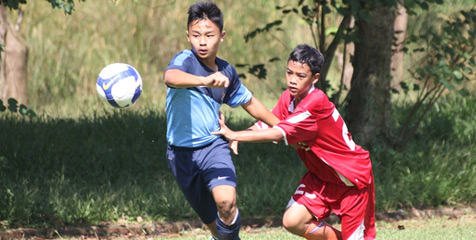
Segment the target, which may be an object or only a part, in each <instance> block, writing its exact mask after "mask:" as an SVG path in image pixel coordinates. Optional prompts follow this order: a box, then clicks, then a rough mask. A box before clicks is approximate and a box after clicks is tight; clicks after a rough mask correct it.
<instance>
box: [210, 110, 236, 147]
mask: <svg viewBox="0 0 476 240" xmlns="http://www.w3.org/2000/svg"><path fill="white" fill-rule="evenodd" d="M218 123H219V124H220V130H219V131H216V132H212V134H215V135H222V136H223V137H225V138H226V139H227V140H228V141H229V143H228V147H229V148H230V149H231V150H232V151H233V153H234V154H235V155H238V141H234V140H232V136H233V133H234V132H233V131H232V130H230V129H229V128H228V126H226V125H225V115H223V113H221V112H220V118H219V119H218Z"/></svg>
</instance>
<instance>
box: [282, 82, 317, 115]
mask: <svg viewBox="0 0 476 240" xmlns="http://www.w3.org/2000/svg"><path fill="white" fill-rule="evenodd" d="M314 89H315V87H314V85H312V86H311V88H310V89H309V92H307V94H309V93H311V92H312V91H314ZM295 103H296V98H294V97H293V99H292V100H291V103H290V104H289V107H288V111H289V112H291V113H293V112H294V109H296V106H295Z"/></svg>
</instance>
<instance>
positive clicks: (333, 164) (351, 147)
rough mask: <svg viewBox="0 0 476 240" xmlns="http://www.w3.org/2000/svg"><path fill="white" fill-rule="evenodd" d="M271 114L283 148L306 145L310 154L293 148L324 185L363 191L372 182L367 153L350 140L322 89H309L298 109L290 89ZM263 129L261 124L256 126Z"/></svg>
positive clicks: (370, 165)
mask: <svg viewBox="0 0 476 240" xmlns="http://www.w3.org/2000/svg"><path fill="white" fill-rule="evenodd" d="M272 112H273V113H274V114H275V115H276V116H277V117H278V118H279V119H280V120H281V122H279V123H278V124H277V125H276V126H274V127H275V128H277V129H279V130H280V131H281V132H282V133H283V136H284V140H285V142H286V145H288V144H293V143H298V142H306V143H307V145H308V146H309V147H310V150H309V151H306V150H304V149H299V148H296V151H297V153H298V154H299V157H300V158H301V160H302V161H303V162H304V164H305V165H306V167H307V169H308V170H309V171H310V172H311V173H313V174H315V175H316V176H317V177H318V178H320V179H321V180H323V181H326V182H334V183H338V184H345V185H347V186H352V185H354V186H356V187H358V188H364V187H366V186H367V185H369V184H370V183H371V182H372V175H371V173H372V163H371V161H370V157H369V152H368V151H366V150H364V149H363V148H362V147H360V146H359V145H357V144H355V143H354V141H353V140H352V137H351V134H350V133H349V131H348V129H347V126H346V125H345V123H344V121H343V119H342V117H341V116H340V114H339V112H338V111H337V109H336V108H335V106H334V104H333V103H332V102H331V101H329V99H328V98H327V96H326V95H325V94H324V92H322V91H321V90H319V89H317V88H312V89H311V90H310V91H309V93H308V95H307V96H306V97H304V98H303V99H302V100H301V102H300V103H299V104H298V106H294V97H292V96H291V94H289V90H286V91H284V92H283V94H282V95H281V97H280V98H279V101H278V104H277V105H276V107H274V109H273V110H272ZM259 125H260V126H263V123H261V122H260V123H259Z"/></svg>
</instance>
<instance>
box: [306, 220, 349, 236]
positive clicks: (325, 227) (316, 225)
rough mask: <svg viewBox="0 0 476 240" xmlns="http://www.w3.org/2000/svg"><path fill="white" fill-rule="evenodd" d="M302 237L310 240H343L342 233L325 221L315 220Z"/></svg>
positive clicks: (310, 223)
mask: <svg viewBox="0 0 476 240" xmlns="http://www.w3.org/2000/svg"><path fill="white" fill-rule="evenodd" d="M302 237H303V238H306V239H309V240H341V239H342V233H341V232H340V231H339V230H337V229H335V228H334V227H332V226H331V225H329V224H328V223H326V222H324V221H318V220H316V219H313V220H311V221H310V222H309V227H308V228H307V230H306V233H304V235H302Z"/></svg>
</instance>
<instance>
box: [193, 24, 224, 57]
mask: <svg viewBox="0 0 476 240" xmlns="http://www.w3.org/2000/svg"><path fill="white" fill-rule="evenodd" d="M224 37H225V31H223V32H220V29H219V28H218V26H217V25H216V24H215V23H213V22H212V21H210V20H209V19H203V20H195V21H193V22H192V23H191V24H190V26H189V28H188V31H187V39H188V42H189V43H190V44H191V45H192V48H193V50H194V52H195V54H197V57H198V58H199V59H201V60H213V61H215V57H216V55H217V51H218V46H219V45H220V43H221V42H223V39H224Z"/></svg>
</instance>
